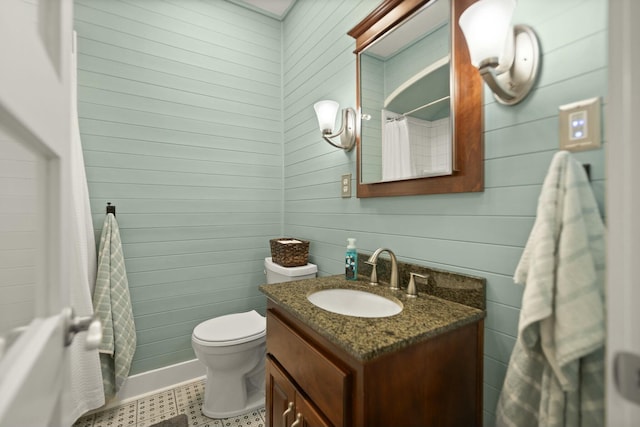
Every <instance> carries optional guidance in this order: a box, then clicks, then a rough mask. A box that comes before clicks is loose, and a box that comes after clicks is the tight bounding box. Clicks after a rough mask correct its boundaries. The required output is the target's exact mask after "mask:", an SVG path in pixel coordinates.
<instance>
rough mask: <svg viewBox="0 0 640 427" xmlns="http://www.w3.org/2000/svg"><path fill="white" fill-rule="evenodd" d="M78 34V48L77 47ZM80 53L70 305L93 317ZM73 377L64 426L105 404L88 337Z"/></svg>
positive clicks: (80, 345) (73, 353) (74, 357)
mask: <svg viewBox="0 0 640 427" xmlns="http://www.w3.org/2000/svg"><path fill="white" fill-rule="evenodd" d="M75 39H76V38H75V32H74V38H73V40H74V46H75ZM76 67H77V53H76V50H75V49H73V51H72V55H71V131H72V134H71V137H72V138H71V147H70V148H71V150H70V163H71V205H72V209H71V215H72V221H71V222H72V225H73V227H72V228H71V230H70V233H69V240H70V244H71V251H70V254H69V255H70V263H71V266H70V267H71V268H70V280H71V286H70V302H71V306H72V307H73V309H74V311H75V315H76V316H83V317H85V316H92V315H93V305H92V303H91V294H92V292H93V287H94V285H95V281H96V241H95V237H94V235H93V222H92V219H91V208H90V206H89V189H88V186H87V177H86V174H85V169H84V157H83V155H82V144H81V141H80V128H79V126H78V109H77V96H76V84H77V76H76V74H77V73H76ZM69 355H70V359H71V367H72V369H71V375H70V378H68V379H67V381H68V383H67V389H69V391H70V392H69V393H67V394H65V395H64V396H63V399H62V404H63V410H62V414H63V419H64V425H71V424H73V423H74V422H75V421H76V420H77V419H78V418H79V417H80V416H81V415H82V414H84V413H85V412H87V411H90V410H92V409H95V408H98V407H100V406H102V405H103V404H104V391H103V388H102V373H101V370H100V358H99V357H98V351H97V350H87V349H86V348H85V334H79V335H78V336H76V338H75V339H74V340H73V342H72V343H71V346H70V348H69Z"/></svg>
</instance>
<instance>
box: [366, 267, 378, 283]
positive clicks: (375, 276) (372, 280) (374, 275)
mask: <svg viewBox="0 0 640 427" xmlns="http://www.w3.org/2000/svg"><path fill="white" fill-rule="evenodd" d="M364 263H365V264H369V265H370V266H371V278H370V279H369V284H370V285H371V286H378V271H377V269H376V267H377V266H378V264H377V263H376V262H374V261H365V262H364Z"/></svg>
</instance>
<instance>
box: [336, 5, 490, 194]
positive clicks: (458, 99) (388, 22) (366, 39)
mask: <svg viewBox="0 0 640 427" xmlns="http://www.w3.org/2000/svg"><path fill="white" fill-rule="evenodd" d="M475 1H476V0H385V1H383V2H382V3H381V4H380V5H379V6H378V7H377V8H376V9H375V10H373V11H372V12H371V13H370V14H369V15H368V16H367V17H365V18H364V19H363V20H362V21H361V22H360V23H359V24H358V25H356V26H355V27H354V28H353V29H351V30H350V31H349V32H348V34H349V35H350V36H352V37H353V38H354V39H355V40H356V50H355V51H354V53H355V54H356V56H357V59H356V75H357V76H356V81H357V93H356V95H357V116H358V120H357V123H358V132H357V136H356V147H357V150H356V151H357V159H358V160H357V197H359V198H366V197H385V196H408V195H419V194H442V193H462V192H477V191H483V190H484V159H483V157H484V148H483V114H482V111H483V109H482V78H481V77H480V74H479V73H478V70H477V69H476V68H475V67H474V66H473V65H471V62H470V59H469V52H468V49H467V44H466V42H465V40H464V36H463V34H462V30H461V29H460V27H459V25H458V19H459V17H460V15H461V14H462V12H463V11H464V10H465V9H466V8H467V7H468V6H469V5H471V4H472V3H474V2H475ZM439 2H440V3H444V2H446V7H447V9H448V13H449V15H448V18H449V19H448V21H447V22H446V23H445V24H442V25H440V27H438V28H440V30H439V31H440V32H441V33H442V31H446V35H448V38H447V39H446V41H447V42H448V43H447V44H448V46H449V49H450V51H449V52H446V54H444V55H443V54H436V53H435V51H436V50H438V49H439V48H441V47H442V46H440V47H435V46H433V49H432V48H431V47H430V46H429V43H431V41H430V40H427V38H426V37H424V38H423V39H421V40H418V39H417V38H416V37H419V36H412V37H413V39H412V40H411V41H410V42H409V44H410V45H411V52H410V53H408V52H409V49H408V48H406V47H405V48H400V49H399V51H402V52H403V53H402V54H403V55H405V56H407V55H416V56H415V58H419V59H420V60H422V58H423V57H429V55H431V56H434V55H435V56H436V57H438V59H437V60H434V61H433V63H432V64H431V63H430V64H429V65H427V66H425V67H423V66H422V65H420V66H419V71H417V72H414V71H409V70H407V69H406V68H409V67H411V66H416V65H415V64H414V63H415V62H419V61H413V60H412V59H409V60H408V61H407V59H403V61H404V63H405V64H411V65H407V66H405V67H404V68H405V69H404V70H402V72H404V73H405V74H406V73H409V74H410V75H411V77H409V78H402V79H400V80H399V79H398V77H397V76H396V77H395V81H393V78H391V79H389V78H386V77H385V79H386V80H385V82H384V84H383V86H384V88H381V89H380V90H379V92H381V95H380V97H381V99H383V98H386V101H385V103H384V105H383V104H380V105H376V107H375V108H373V109H371V108H367V106H366V105H365V106H364V107H365V108H364V110H363V103H366V102H367V99H368V98H369V96H368V93H365V91H364V90H363V88H367V90H368V87H370V86H371V84H370V83H366V82H365V81H363V74H362V71H363V68H364V67H365V66H366V65H365V64H366V63H367V62H368V61H369V56H370V52H373V51H374V48H375V46H376V45H380V44H381V43H382V42H383V41H384V39H385V38H387V37H389V36H390V35H392V34H394V33H396V34H397V33H398V31H396V30H399V29H400V32H410V31H407V30H408V28H407V27H410V26H412V24H411V20H414V21H413V26H414V27H416V25H415V20H416V19H417V18H416V17H418V16H422V18H424V16H425V15H428V14H434V13H435V12H434V11H435V10H436V9H437V8H436V7H434V6H435V5H436V4H437V3H439ZM438 8H439V9H442V4H440V5H439V7H438ZM444 14H445V18H446V14H447V10H445V12H444ZM422 18H420V19H422ZM438 44H439V45H442V44H443V43H442V42H440V43H438ZM415 49H422V51H415ZM368 52H369V53H368ZM374 56H375V55H374ZM388 68H391V67H388ZM396 68H398V67H396ZM434 70H437V73H435V72H433V71H434ZM429 73H431V74H434V75H435V74H438V75H440V76H442V75H444V76H445V78H446V75H447V74H448V76H449V79H448V81H447V80H445V81H444V82H439V83H437V84H434V83H429V84H423V83H420V81H419V80H420V79H419V77H420V76H422V75H425V74H429ZM396 74H397V73H396ZM368 77H369V74H367V76H366V77H365V79H366V78H368ZM390 80H391V81H392V83H390V82H389V81H390ZM416 82H417V83H416ZM363 83H364V85H363ZM447 84H448V89H449V90H448V92H449V93H448V94H446V93H445V94H443V93H436V94H433V95H431V98H429V97H428V96H427V95H425V100H424V101H423V100H418V101H416V100H415V99H414V102H418V105H419V107H417V108H418V109H424V108H425V107H429V108H430V109H432V108H433V107H432V106H433V105H434V104H439V109H440V110H442V109H443V108H444V107H442V106H443V105H445V106H449V108H448V113H449V115H448V117H447V118H446V123H447V124H446V126H447V127H448V129H447V131H448V132H449V134H448V135H449V136H450V140H448V142H447V144H448V145H443V146H441V148H439V150H442V149H443V148H444V150H445V151H447V147H448V150H449V155H450V158H449V159H448V160H447V161H448V162H449V166H448V171H447V170H443V171H439V172H438V173H434V171H427V170H424V169H423V168H422V169H420V172H417V173H416V172H415V168H414V173H413V174H410V175H408V176H404V177H403V176H400V175H398V176H400V178H395V177H394V176H393V175H389V174H388V173H387V174H386V175H385V176H384V178H383V177H382V172H378V170H376V168H377V169H380V168H382V166H381V165H382V161H383V160H382V157H383V156H384V154H383V152H382V151H383V149H382V148H380V147H379V144H380V142H379V141H377V140H378V139H380V140H381V139H382V138H384V136H383V134H384V133H383V131H382V129H381V127H382V126H384V122H385V121H387V122H390V121H393V119H390V118H389V116H388V115H387V114H389V113H388V112H387V111H386V110H385V109H384V108H383V109H382V111H378V110H380V108H379V107H380V106H386V105H387V104H389V105H391V103H390V102H387V101H389V100H390V99H392V98H394V97H395V96H396V95H397V94H398V93H400V92H402V88H404V89H406V92H409V93H411V95H410V96H409V97H410V98H416V94H420V93H421V92H420V91H421V90H424V88H426V87H431V88H434V86H436V87H437V90H435V91H434V92H443V90H444V92H447V90H446V89H447V87H446V85H447ZM367 85H368V86H367ZM432 90H433V89H432ZM443 95H445V96H443ZM420 96H422V95H420ZM434 98H437V99H436V100H433V101H432V99H434ZM441 101H445V102H441ZM406 108H408V109H413V108H411V107H406ZM365 111H367V112H365ZM369 113H372V114H369ZM401 115H402V116H403V117H400V116H398V117H397V118H396V119H395V120H399V119H404V115H405V114H404V111H403V112H402V114H401ZM407 115H408V113H407ZM372 116H373V120H372ZM439 117H442V116H439ZM429 120H431V119H429ZM368 121H371V123H375V122H376V121H377V123H378V125H377V126H378V128H377V129H376V128H375V127H372V128H371V129H367V125H369V123H368ZM371 126H374V125H371ZM363 135H364V136H363ZM378 136H379V137H378ZM367 138H369V139H367ZM372 140H373V141H372ZM367 143H371V144H374V145H373V147H375V148H374V149H372V148H370V147H372V145H369V146H367ZM429 144H431V143H429ZM367 150H369V151H367ZM384 150H388V148H384ZM428 150H430V151H431V150H432V148H429V149H428ZM433 150H435V148H433ZM371 151H377V153H376V154H373V155H371V154H370V153H371ZM434 153H435V151H434ZM376 156H377V157H378V160H377V163H378V165H375V160H374V161H373V163H371V161H370V159H371V158H374V157H376ZM363 159H364V162H363ZM387 169H388V166H387ZM445 169H447V167H446V162H445ZM372 170H373V173H370V172H371V171H372Z"/></svg>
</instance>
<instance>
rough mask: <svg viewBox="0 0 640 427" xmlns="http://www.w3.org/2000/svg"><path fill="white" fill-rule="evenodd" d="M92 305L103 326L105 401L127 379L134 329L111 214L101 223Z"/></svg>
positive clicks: (117, 229) (124, 270)
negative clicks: (96, 275) (96, 274)
mask: <svg viewBox="0 0 640 427" xmlns="http://www.w3.org/2000/svg"><path fill="white" fill-rule="evenodd" d="M93 305H94V308H95V310H96V315H97V316H98V318H99V319H100V321H101V322H102V325H103V330H102V331H103V332H102V333H103V337H102V343H101V344H100V348H99V350H100V362H101V365H102V376H103V380H104V392H105V397H106V398H107V399H110V398H112V397H113V396H115V394H116V393H117V392H118V390H120V387H121V386H122V384H123V383H124V381H125V380H126V379H127V376H128V375H129V369H130V368H131V360H132V359H133V354H134V353H135V350H136V329H135V324H134V322H133V312H132V309H131V297H130V295H129V283H128V281H127V272H126V269H125V264H124V255H123V252H122V243H121V241H120V230H119V228H118V222H117V221H116V217H115V216H114V215H113V214H111V213H110V214H107V216H106V218H105V220H104V225H103V228H102V235H101V237H100V249H99V252H98V277H97V280H96V287H95V291H94V295H93Z"/></svg>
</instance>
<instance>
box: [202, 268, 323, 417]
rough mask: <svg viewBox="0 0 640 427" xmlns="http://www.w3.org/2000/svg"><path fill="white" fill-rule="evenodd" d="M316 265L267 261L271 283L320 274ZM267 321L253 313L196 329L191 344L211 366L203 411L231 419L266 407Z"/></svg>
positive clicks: (227, 317) (226, 317) (230, 316)
mask: <svg viewBox="0 0 640 427" xmlns="http://www.w3.org/2000/svg"><path fill="white" fill-rule="evenodd" d="M317 271H318V267H317V266H316V265H314V264H307V265H303V266H300V267H282V266H281V265H278V264H276V263H274V262H273V261H272V259H271V257H269V258H265V260H264V272H265V274H266V279H267V283H281V282H290V281H292V280H302V279H310V278H313V277H315V276H316V273H317ZM266 332H267V325H266V319H265V318H264V317H263V316H262V315H260V313H258V312H257V311H255V310H251V311H248V312H244V313H233V314H227V315H224V316H219V317H215V318H213V319H209V320H205V321H204V322H202V323H200V324H198V325H197V326H196V327H195V328H194V329H193V334H192V335H191V345H192V346H193V350H194V352H195V353H196V357H197V358H198V360H200V362H201V363H203V364H204V365H205V366H206V368H207V381H206V384H205V387H204V401H203V403H202V413H203V414H204V415H205V416H207V417H210V418H227V417H233V416H236V415H240V414H243V413H245V412H248V411H251V410H253V409H257V408H260V407H262V406H264V393H265V372H264V362H265V351H266Z"/></svg>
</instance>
